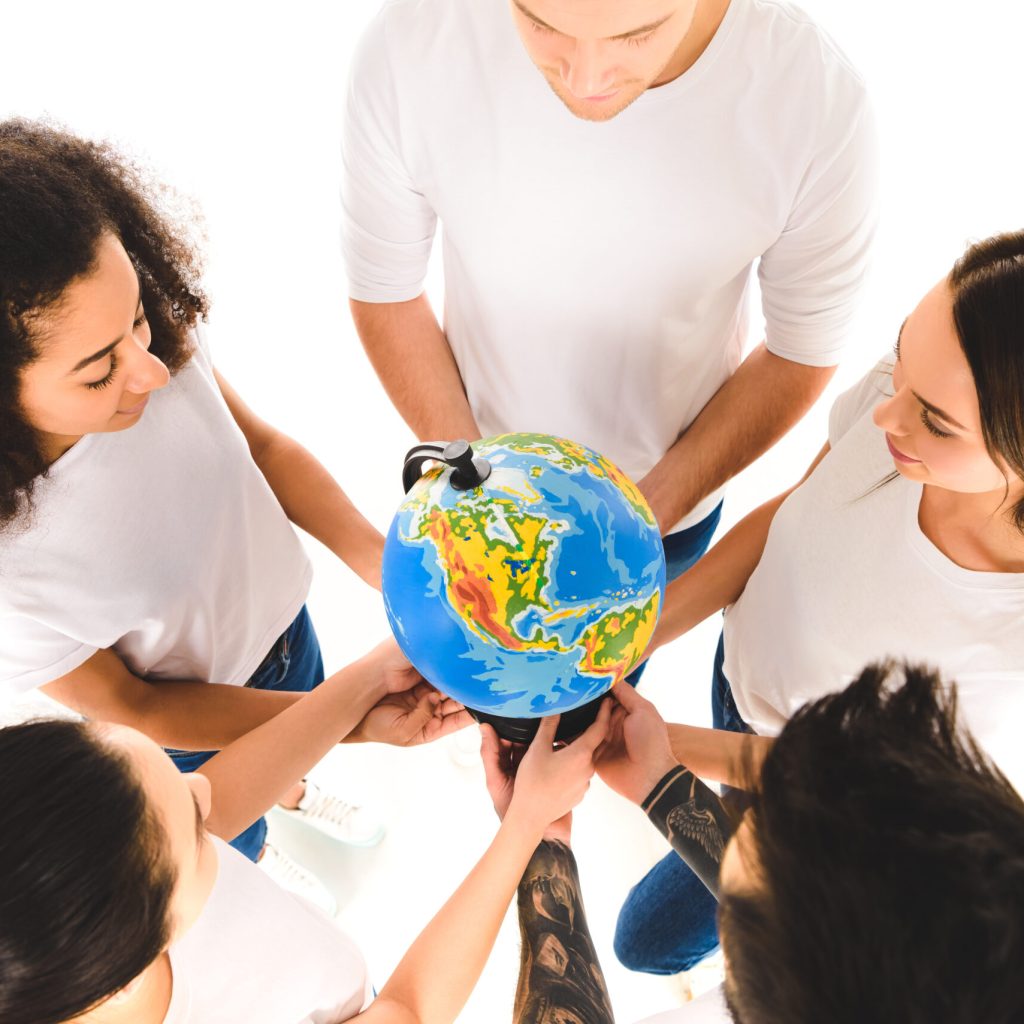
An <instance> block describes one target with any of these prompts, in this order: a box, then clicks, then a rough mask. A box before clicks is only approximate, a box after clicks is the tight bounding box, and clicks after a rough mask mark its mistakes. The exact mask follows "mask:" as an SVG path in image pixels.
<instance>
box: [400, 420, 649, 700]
mask: <svg viewBox="0 0 1024 1024" xmlns="http://www.w3.org/2000/svg"><path fill="white" fill-rule="evenodd" d="M473 448H474V452H475V454H477V455H479V456H482V457H484V458H486V459H488V461H489V462H490V463H491V465H492V473H491V476H490V477H489V478H488V479H487V480H486V481H485V482H484V484H483V485H481V486H479V487H476V488H473V489H472V490H469V491H457V490H455V489H454V488H452V487H451V486H450V485H449V484H448V471H447V469H446V467H442V466H438V467H435V468H434V469H432V470H430V471H429V472H428V473H426V474H424V476H423V477H421V478H420V480H419V481H418V482H417V484H416V485H415V486H414V487H413V488H412V490H411V491H410V493H409V495H408V496H407V498H406V501H405V502H403V504H402V506H401V507H400V509H399V512H398V514H397V515H396V517H395V522H394V524H393V526H392V530H391V532H390V533H389V536H388V541H387V545H386V548H385V558H384V575H385V587H384V589H385V599H386V605H387V609H388V615H389V618H390V620H391V623H392V626H393V628H394V630H395V634H396V636H397V637H398V640H399V643H400V644H401V645H402V647H403V649H404V650H405V651H406V653H407V654H408V655H409V657H410V659H411V660H412V661H413V663H414V664H415V665H416V666H417V668H419V669H420V671H421V672H422V673H423V674H424V676H425V677H426V678H428V679H430V680H431V681H432V682H433V683H434V684H435V685H437V686H438V687H439V688H441V689H443V690H444V691H445V692H447V693H449V694H450V695H451V696H453V697H456V698H457V699H459V700H461V701H463V703H466V704H467V705H468V706H470V707H474V708H476V709H478V710H482V711H488V712H491V713H496V714H501V715H508V716H517V717H518V716H527V717H533V716H537V715H543V714H550V713H554V712H555V711H565V710H570V709H571V708H572V707H576V706H579V705H580V704H582V703H585V702H587V701H588V700H590V699H593V697H594V696H596V695H598V693H600V692H603V690H605V689H607V688H608V686H610V685H613V684H614V683H615V682H617V681H618V680H620V679H621V678H622V677H623V676H624V675H626V674H627V673H628V672H629V671H630V670H631V668H632V667H633V666H635V665H636V663H637V662H638V661H639V659H640V657H641V656H642V654H643V651H644V649H645V648H646V646H647V644H648V642H649V641H650V638H651V636H652V634H653V632H654V628H655V626H656V624H657V621H658V615H659V612H660V606H661V599H662V592H663V588H664V555H663V551H662V547H661V539H660V537H659V536H658V532H657V526H656V523H655V520H654V516H653V515H652V513H651V511H650V508H649V507H648V505H647V503H646V501H645V500H644V498H643V495H642V494H641V493H640V492H639V490H638V489H637V488H636V485H635V484H633V482H632V481H631V480H629V478H628V477H626V475H625V474H624V473H622V471H621V470H619V469H618V468H617V467H616V466H615V465H614V464H613V463H611V462H609V461H608V460H607V459H605V458H604V457H602V456H600V455H598V454H597V453H596V452H592V451H591V450H590V449H588V448H586V447H584V446H583V445H579V444H576V443H574V442H572V441H567V440H564V439H561V438H552V437H548V436H546V435H543V434H503V435H499V436H497V437H493V438H487V439H485V440H483V441H480V442H478V443H476V444H474V446H473Z"/></svg>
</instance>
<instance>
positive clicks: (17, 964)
mask: <svg viewBox="0 0 1024 1024" xmlns="http://www.w3.org/2000/svg"><path fill="white" fill-rule="evenodd" d="M0 779H3V781H4V791H3V800H0V837H2V841H0V879H2V880H3V882H2V884H0V1020H2V1021H3V1022H4V1024H59V1022H63V1021H67V1020H70V1019H72V1018H74V1017H76V1016H78V1015H79V1014H82V1013H84V1012H85V1011H86V1010H89V1009H91V1008H92V1007H94V1006H96V1005H97V1004H98V1003H100V1002H102V1001H103V1000H104V999H106V998H108V997H109V996H111V995H113V994H114V993H115V992H117V991H118V990H120V989H121V988H123V987H124V986H125V985H127V984H128V982H130V981H131V980H132V979H133V978H135V977H137V976H138V975H139V974H140V973H141V972H142V971H143V970H144V969H145V968H146V967H147V966H148V965H149V964H151V963H152V962H153V961H154V960H155V959H156V958H157V957H158V956H159V955H160V953H161V952H162V951H163V950H164V948H165V947H166V946H167V943H168V940H169V937H170V922H169V907H170V899H171V894H172V892H173V890H174V885H175V871H174V868H173V865H172V864H171V863H170V862H169V860H168V857H167V854H166V849H167V834H166V831H165V829H164V828H163V826H162V825H161V824H160V822H159V821H158V820H157V819H156V818H155V817H154V815H153V812H152V810H151V809H150V807H149V805H148V803H147V801H146V796H145V793H144V791H143V789H142V787H141V785H140V783H139V781H138V779H137V777H136V775H135V773H134V771H133V769H132V766H131V763H130V762H129V761H128V760H127V759H126V758H125V757H124V756H123V755H122V754H120V753H119V752H118V751H117V750H116V749H114V748H113V747H112V746H111V745H109V744H108V743H106V742H105V741H104V740H103V739H102V737H101V736H100V734H99V733H98V732H97V730H96V727H95V726H91V725H88V724H85V723H81V722H72V721H35V722H28V723H25V724H22V725H15V726H10V727H9V728H6V729H0Z"/></svg>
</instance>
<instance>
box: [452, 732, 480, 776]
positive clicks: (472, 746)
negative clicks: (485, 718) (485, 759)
mask: <svg viewBox="0 0 1024 1024" xmlns="http://www.w3.org/2000/svg"><path fill="white" fill-rule="evenodd" d="M480 739H481V737H480V728H479V726H477V727H476V728H474V727H473V726H467V727H466V728H465V729H460V730H459V731H458V732H457V733H455V735H454V736H450V737H449V738H448V756H449V757H450V758H451V759H452V761H454V762H455V764H457V765H458V766H459V767H460V768H477V767H479V765H480Z"/></svg>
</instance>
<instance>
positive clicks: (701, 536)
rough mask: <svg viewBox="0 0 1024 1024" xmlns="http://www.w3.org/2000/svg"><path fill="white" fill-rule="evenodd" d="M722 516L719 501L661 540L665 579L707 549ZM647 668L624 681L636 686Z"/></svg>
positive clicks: (642, 668)
mask: <svg viewBox="0 0 1024 1024" xmlns="http://www.w3.org/2000/svg"><path fill="white" fill-rule="evenodd" d="M721 518H722V503H721V502H719V503H718V504H717V505H716V506H715V507H714V508H713V509H712V510H711V511H710V512H709V513H708V514H707V515H706V516H705V517H704V518H703V519H702V520H701V521H700V522H699V523H694V524H693V526H688V527H687V528H686V529H685V530H677V531H676V532H675V533H670V534H669V535H668V536H667V537H662V539H661V542H662V544H663V545H664V548H665V581H666V583H671V582H672V581H673V580H674V579H675V578H676V577H677V576H682V575H683V573H684V572H686V570H687V569H689V568H690V566H691V565H693V563H694V562H696V561H697V559H699V558H700V557H701V555H703V554H704V552H705V551H707V549H708V545H709V544H710V543H711V537H712V536H713V535H714V532H715V529H716V528H717V527H718V521H719V519H721ZM645 668H647V662H646V661H645V662H643V664H641V665H638V666H637V667H636V668H635V669H633V671H632V672H630V674H629V675H628V676H626V682H627V683H629V685H630V686H632V687H634V688H636V685H637V683H639V682H640V677H641V676H642V675H643V674H644V669H645Z"/></svg>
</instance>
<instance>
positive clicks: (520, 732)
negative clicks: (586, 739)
mask: <svg viewBox="0 0 1024 1024" xmlns="http://www.w3.org/2000/svg"><path fill="white" fill-rule="evenodd" d="M607 696H608V695H607V694H602V695H601V696H600V697H596V698H595V699H594V700H592V701H590V702H589V703H587V704H584V705H583V706H582V707H578V708H573V710H572V711H566V712H564V713H563V715H562V719H561V721H560V722H559V723H558V729H557V730H556V731H555V740H556V741H558V742H560V743H568V742H569V741H570V740H573V739H575V738H576V737H577V736H579V734H580V733H581V732H583V731H584V730H585V729H586V728H587V726H589V725H590V724H591V723H592V722H593V721H594V720H595V719H596V718H597V712H598V711H599V710H600V707H601V701H603V700H604V699H605V697H607ZM466 710H467V711H468V712H469V713H470V714H471V715H472V716H473V717H474V718H475V719H476V720H477V721H478V722H480V723H482V724H486V725H492V726H494V731H495V732H496V733H497V734H498V735H499V736H500V737H501V738H502V739H504V740H511V741H512V742H513V743H527V744H528V743H529V742H530V741H531V740H532V739H533V737H534V736H535V735H536V734H537V729H538V728H540V723H541V719H539V718H504V717H503V716H502V715H490V714H488V713H487V712H486V711H476V710H475V709H474V708H467V709H466Z"/></svg>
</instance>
